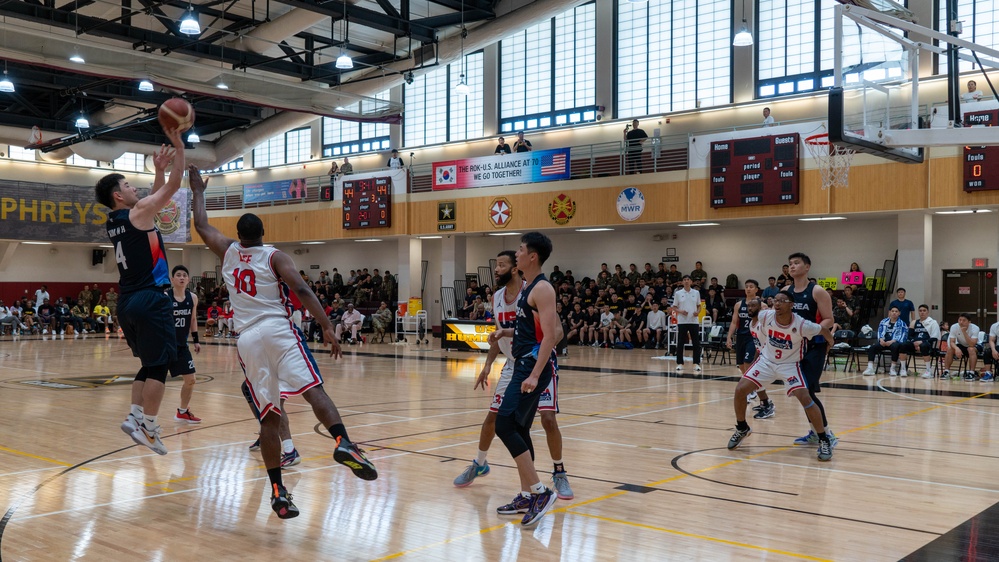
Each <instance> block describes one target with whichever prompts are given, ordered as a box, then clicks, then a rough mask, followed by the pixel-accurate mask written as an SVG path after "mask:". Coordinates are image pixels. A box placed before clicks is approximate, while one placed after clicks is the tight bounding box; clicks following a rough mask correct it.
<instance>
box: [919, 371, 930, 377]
mask: <svg viewBox="0 0 999 562" xmlns="http://www.w3.org/2000/svg"><path fill="white" fill-rule="evenodd" d="M921 376H922V378H924V379H932V378H933V373H932V372H930V371H923V374H922V375H921Z"/></svg>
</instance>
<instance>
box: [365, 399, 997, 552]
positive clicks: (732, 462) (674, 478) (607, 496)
mask: <svg viewBox="0 0 999 562" xmlns="http://www.w3.org/2000/svg"><path fill="white" fill-rule="evenodd" d="M989 394H992V393H991V392H983V393H981V394H976V395H974V396H968V397H966V398H961V399H959V400H956V401H954V402H949V403H947V404H937V405H934V406H930V407H928V408H924V409H922V410H917V411H915V412H909V413H908V414H901V415H898V416H894V417H891V418H888V419H885V420H880V421H877V422H873V423H869V424H867V425H863V426H860V427H855V428H853V429H846V430H843V431H841V432H840V433H839V434H837V435H847V434H850V433H855V432H857V431H863V430H866V429H871V428H874V427H877V426H879V425H882V424H885V423H889V422H893V421H897V420H900V419H904V418H907V417H911V416H916V415H919V414H924V413H926V412H930V411H932V410H936V409H938V408H944V407H947V406H952V405H955V404H960V403H962V402H967V401H969V400H974V399H975V398H981V397H983V396H988V395H989ZM426 441H432V439H427V440H426ZM794 448H795V447H793V446H787V447H778V448H776V449H769V450H767V451H763V452H760V453H757V454H754V455H747V456H745V457H743V458H739V459H732V460H729V461H725V462H723V463H720V464H716V465H713V466H709V467H705V468H701V469H698V470H694V471H691V473H690V474H678V475H676V476H671V477H670V478H666V479H664V480H658V481H656V482H649V483H648V484H645V486H649V487H652V486H661V485H663V484H668V483H670V482H675V481H677V480H682V479H684V478H687V477H688V476H691V475H693V474H702V473H704V472H709V471H711V470H715V469H718V468H725V467H728V466H732V465H735V464H739V463H742V462H745V461H748V460H754V459H757V458H760V457H763V456H766V455H772V454H775V453H779V452H783V451H787V450H789V449H794ZM627 493H628V492H626V491H624V490H622V491H618V492H611V493H609V494H605V495H603V496H599V497H596V498H591V499H589V500H583V501H580V502H576V503H574V504H572V505H567V506H565V507H560V508H555V509H552V510H551V512H550V513H559V512H563V513H565V512H568V511H569V510H570V509H572V510H575V509H576V508H578V507H582V506H584V505H588V504H593V503H597V502H602V501H605V500H609V499H612V498H616V497H618V496H622V495H624V494H627ZM572 513H575V514H578V515H584V516H588V517H596V518H599V517H598V516H590V515H588V514H583V513H578V512H576V511H573V512H572ZM622 523H627V522H624V521H622ZM508 524H509V523H507V524H504V525H497V526H495V527H488V528H486V529H481V530H480V531H477V532H475V533H469V534H466V535H460V536H457V537H452V538H449V539H445V540H443V541H440V542H436V543H432V544H427V545H423V546H420V547H417V548H414V549H410V550H404V551H401V552H397V553H395V554H391V555H389V556H386V557H383V558H378V559H376V560H375V561H374V562H377V560H390V559H393V558H400V557H402V556H405V555H407V554H410V553H413V552H419V551H421V550H426V549H429V548H434V547H436V546H441V545H445V544H449V543H452V542H454V541H457V540H460V539H463V538H467V537H474V536H479V535H483V534H485V533H489V532H492V531H495V530H497V529H502V528H503V527H505V526H506V525H508ZM628 524H631V525H635V526H642V524H640V523H628ZM649 528H654V527H649ZM656 529H657V528H656ZM661 530H665V531H669V530H668V529H661ZM677 533H678V534H680V533H682V532H681V531H677ZM685 536H690V537H697V538H702V537H700V535H685ZM703 538H705V539H711V537H703ZM714 540H717V541H719V542H721V541H722V540H723V539H714ZM732 544H738V545H741V544H742V543H732ZM747 546H749V547H753V545H747ZM756 548H762V547H756ZM786 554H787V555H789V556H802V557H804V556H805V555H795V554H794V553H786ZM805 559H807V560H825V559H824V558H814V557H807V558H805Z"/></svg>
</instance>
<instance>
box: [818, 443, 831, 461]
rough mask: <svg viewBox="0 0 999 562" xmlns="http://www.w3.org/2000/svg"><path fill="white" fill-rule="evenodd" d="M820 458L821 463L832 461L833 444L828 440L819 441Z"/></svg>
mask: <svg viewBox="0 0 999 562" xmlns="http://www.w3.org/2000/svg"><path fill="white" fill-rule="evenodd" d="M818 458H819V460H820V461H828V460H832V443H830V442H829V441H828V440H826V441H819V451H818Z"/></svg>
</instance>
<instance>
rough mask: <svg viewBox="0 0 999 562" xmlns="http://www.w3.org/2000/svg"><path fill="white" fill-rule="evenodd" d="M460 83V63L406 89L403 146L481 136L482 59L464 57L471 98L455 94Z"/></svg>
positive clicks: (475, 55)
mask: <svg viewBox="0 0 999 562" xmlns="http://www.w3.org/2000/svg"><path fill="white" fill-rule="evenodd" d="M460 79H461V61H458V62H454V63H451V64H449V65H447V66H443V67H438V68H436V69H434V70H431V71H430V72H428V73H426V74H423V75H422V76H417V77H415V78H414V79H413V83H412V84H407V85H406V86H405V89H404V90H403V91H404V94H405V102H406V120H405V121H404V122H403V144H405V145H406V146H422V145H428V144H439V143H443V142H453V141H459V140H466V139H474V138H479V137H481V136H482V129H483V124H482V111H483V109H482V108H483V101H482V100H483V55H482V52H481V51H480V52H476V53H472V54H469V55H465V83H466V84H467V85H468V89H469V94H468V95H467V96H462V95H460V94H457V93H455V91H454V87H455V86H457V85H458V81H459V80H460Z"/></svg>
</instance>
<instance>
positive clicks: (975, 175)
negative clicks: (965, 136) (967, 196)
mask: <svg viewBox="0 0 999 562" xmlns="http://www.w3.org/2000/svg"><path fill="white" fill-rule="evenodd" d="M997 189H999V146H966V147H964V190H965V191H967V192H969V193H970V192H972V191H994V190H997Z"/></svg>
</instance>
